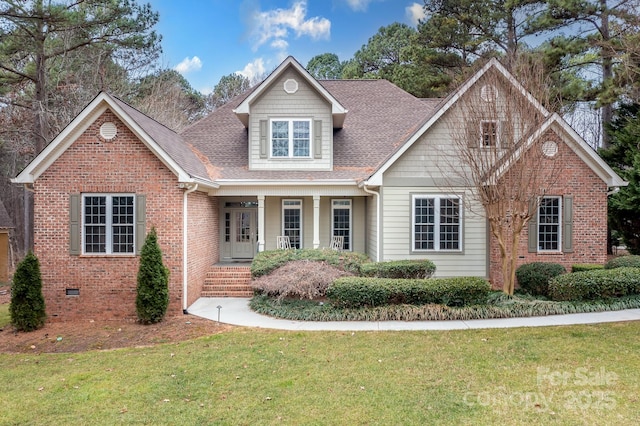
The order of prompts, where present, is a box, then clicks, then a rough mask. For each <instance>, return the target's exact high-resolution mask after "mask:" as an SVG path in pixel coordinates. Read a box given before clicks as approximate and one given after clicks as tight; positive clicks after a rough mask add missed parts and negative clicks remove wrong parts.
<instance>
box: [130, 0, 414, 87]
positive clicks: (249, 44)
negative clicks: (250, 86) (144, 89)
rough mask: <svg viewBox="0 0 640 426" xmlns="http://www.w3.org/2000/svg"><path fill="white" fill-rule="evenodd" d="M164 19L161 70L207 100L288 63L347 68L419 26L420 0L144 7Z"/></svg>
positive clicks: (180, 1) (210, 1)
mask: <svg viewBox="0 0 640 426" xmlns="http://www.w3.org/2000/svg"><path fill="white" fill-rule="evenodd" d="M142 1H144V2H148V3H150V4H151V7H152V8H153V9H154V10H155V11H156V12H158V13H159V14H160V20H159V22H158V24H157V25H156V27H155V29H156V32H158V33H159V34H161V35H162V49H163V55H162V58H161V60H162V66H163V67H165V68H173V69H175V70H176V71H178V72H180V73H181V74H182V75H183V76H184V77H185V78H186V79H187V81H189V83H190V84H191V86H192V87H193V88H194V89H196V90H199V91H201V92H203V93H210V92H211V91H212V90H213V88H214V87H215V85H216V84H218V82H219V81H220V78H221V77H223V76H226V75H229V74H233V73H239V74H242V75H244V76H246V77H247V78H249V80H252V79H253V78H254V77H256V76H260V75H263V74H265V73H268V72H270V71H272V70H273V69H275V68H276V67H277V66H278V65H279V64H280V62H282V61H283V60H284V59H285V58H286V57H287V56H293V57H295V58H296V59H297V60H298V62H300V63H301V64H302V65H303V66H306V65H307V63H308V62H309V60H310V59H311V58H313V57H314V56H316V55H320V54H323V53H334V54H336V55H338V58H339V59H340V60H341V61H344V60H347V59H351V58H352V57H353V54H354V53H355V52H356V51H357V50H359V49H360V48H361V47H362V46H363V45H365V44H366V43H367V41H368V40H369V38H371V37H372V36H373V35H375V34H376V33H377V32H378V30H379V29H380V28H381V27H385V26H388V25H390V24H392V23H394V22H401V23H404V24H407V25H410V26H414V27H415V26H416V25H417V22H418V19H421V18H423V17H424V14H423V9H422V4H423V2H422V0H238V1H235V0H142Z"/></svg>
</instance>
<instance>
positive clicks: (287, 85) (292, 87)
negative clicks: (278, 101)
mask: <svg viewBox="0 0 640 426" xmlns="http://www.w3.org/2000/svg"><path fill="white" fill-rule="evenodd" d="M284 91H285V92H287V93H289V94H293V93H296V92H297V91H298V82H297V81H295V80H294V79H292V78H290V79H288V80H287V81H285V82H284Z"/></svg>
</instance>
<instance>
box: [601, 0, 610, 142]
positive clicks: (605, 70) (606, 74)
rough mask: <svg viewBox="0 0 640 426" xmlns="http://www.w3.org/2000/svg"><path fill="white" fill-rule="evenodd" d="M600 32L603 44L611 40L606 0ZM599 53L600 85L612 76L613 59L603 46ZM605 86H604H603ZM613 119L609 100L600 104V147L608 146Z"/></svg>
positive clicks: (603, 6)
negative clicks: (608, 129)
mask: <svg viewBox="0 0 640 426" xmlns="http://www.w3.org/2000/svg"><path fill="white" fill-rule="evenodd" d="M600 8H601V9H600V10H601V14H600V28H601V29H600V33H601V36H602V41H603V42H604V43H603V46H604V45H605V43H606V44H608V43H609V42H610V40H611V34H610V33H609V9H608V8H607V0H600ZM600 55H601V57H602V85H603V86H605V85H607V84H608V83H609V82H610V81H611V79H612V78H613V59H612V58H611V52H610V51H609V50H608V49H607V48H605V47H601V48H600ZM605 87H606V86H605ZM612 119H613V105H612V104H611V103H610V102H607V103H605V104H604V105H602V117H601V120H602V148H603V149H606V148H609V145H610V138H609V133H608V132H607V126H608V124H609V123H611V120H612Z"/></svg>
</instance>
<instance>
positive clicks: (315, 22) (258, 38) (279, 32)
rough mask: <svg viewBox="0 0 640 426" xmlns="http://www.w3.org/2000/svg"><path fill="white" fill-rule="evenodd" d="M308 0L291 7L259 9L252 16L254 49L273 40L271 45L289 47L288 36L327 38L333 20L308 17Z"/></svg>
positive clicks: (300, 0) (315, 38)
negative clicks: (291, 34) (292, 34)
mask: <svg viewBox="0 0 640 426" xmlns="http://www.w3.org/2000/svg"><path fill="white" fill-rule="evenodd" d="M306 15H307V0H298V1H296V2H294V3H293V5H292V6H291V8H289V9H274V10H269V11H264V12H263V11H257V12H254V13H253V14H252V17H251V24H250V25H251V27H252V28H251V35H252V37H253V38H254V39H255V44H254V50H255V49H257V48H258V47H260V46H262V45H263V44H265V43H267V42H269V41H270V40H271V46H272V47H273V46H276V47H278V48H286V47H288V43H287V42H286V38H288V37H289V35H290V33H291V32H293V33H294V35H295V37H302V36H308V37H311V38H312V39H314V40H319V39H327V38H329V35H330V33H331V21H329V20H328V19H326V18H322V17H319V16H315V17H313V18H307V16H306Z"/></svg>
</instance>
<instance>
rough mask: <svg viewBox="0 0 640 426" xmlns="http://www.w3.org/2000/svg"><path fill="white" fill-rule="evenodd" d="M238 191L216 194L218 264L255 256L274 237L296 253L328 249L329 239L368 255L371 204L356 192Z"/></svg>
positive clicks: (270, 247) (353, 189) (341, 189)
mask: <svg viewBox="0 0 640 426" xmlns="http://www.w3.org/2000/svg"><path fill="white" fill-rule="evenodd" d="M240 189H242V190H239V188H235V189H231V188H224V187H221V188H220V189H219V190H218V191H217V193H216V197H217V198H218V207H219V218H220V223H219V241H220V247H219V248H220V250H219V251H220V258H219V259H218V260H217V261H218V262H233V261H248V260H251V259H253V257H254V256H255V254H256V253H257V252H260V251H264V250H274V249H276V248H277V239H278V237H279V236H286V237H288V238H289V240H290V242H291V247H292V248H296V249H304V248H329V247H330V245H331V240H332V238H333V236H342V237H343V240H344V244H343V247H342V250H345V251H356V252H361V253H369V247H368V245H369V243H370V242H371V241H370V238H369V237H368V235H369V231H368V227H369V225H370V224H371V223H370V222H371V219H370V216H371V214H370V211H371V209H375V201H376V200H374V199H373V198H374V197H373V196H372V195H370V194H367V193H366V192H364V191H363V190H361V189H360V188H357V187H353V186H351V187H337V188H335V187H334V188H313V189H310V188H291V187H289V188H287V187H284V186H283V187H278V188H255V187H254V188H251V189H252V190H253V192H254V194H243V192H244V193H246V192H250V190H249V188H240ZM256 189H260V190H259V191H256ZM255 192H258V194H255Z"/></svg>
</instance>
